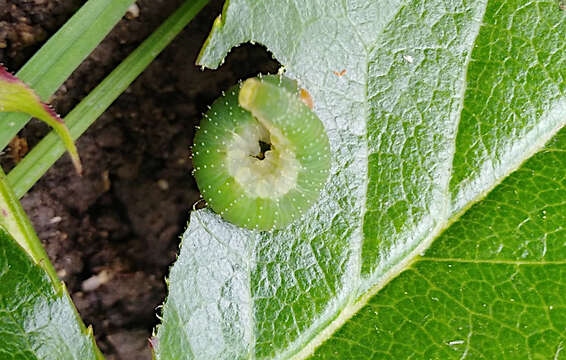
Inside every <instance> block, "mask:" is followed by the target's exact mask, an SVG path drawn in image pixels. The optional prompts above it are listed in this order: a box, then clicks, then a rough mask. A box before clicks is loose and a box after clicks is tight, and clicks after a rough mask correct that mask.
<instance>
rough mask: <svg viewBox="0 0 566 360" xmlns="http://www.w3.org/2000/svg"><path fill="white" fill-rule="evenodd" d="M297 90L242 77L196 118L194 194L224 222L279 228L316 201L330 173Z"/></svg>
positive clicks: (280, 79)
mask: <svg viewBox="0 0 566 360" xmlns="http://www.w3.org/2000/svg"><path fill="white" fill-rule="evenodd" d="M305 93H306V92H305V91H304V90H303V91H301V89H299V88H298V87H297V83H296V82H295V81H293V80H290V79H289V78H286V77H284V76H281V75H268V76H260V77H256V78H250V79H248V80H246V81H244V82H243V83H241V84H239V85H236V86H234V87H233V88H232V89H230V90H229V91H228V92H227V93H225V94H224V95H223V96H222V97H220V98H219V99H217V100H216V101H215V102H214V104H213V105H212V106H211V107H210V109H209V111H208V112H207V113H206V114H205V115H204V119H203V120H202V121H201V124H200V128H199V129H198V131H197V132H196V134H195V140H194V146H193V165H194V172H193V174H194V176H195V179H196V182H197V185H198V187H199V189H200V191H201V195H202V197H203V198H204V199H205V200H206V202H207V203H208V205H209V206H210V207H211V208H212V210H214V211H215V212H217V213H218V214H220V215H221V216H222V217H223V218H224V219H226V220H227V221H229V222H231V223H233V224H236V225H238V226H242V227H245V228H249V229H258V230H273V229H280V228H283V227H285V226H287V225H288V224H290V223H292V222H293V221H295V220H298V219H299V218H301V216H302V215H303V214H304V213H305V212H306V211H307V210H308V209H310V208H311V207H312V205H313V204H314V203H315V202H316V201H317V199H318V197H319V195H320V191H321V190H322V187H323V186H324V184H325V183H326V179H327V178H328V173H329V170H330V145H329V142H328V136H327V135H326V132H325V130H324V126H323V124H322V122H321V121H320V119H319V118H318V117H317V116H316V115H315V113H314V112H313V111H312V110H311V109H310V108H309V106H307V105H306V104H308V101H305V99H306V97H307V96H306V95H305ZM306 94H308V93H306ZM308 98H310V96H308ZM307 100H308V99H307Z"/></svg>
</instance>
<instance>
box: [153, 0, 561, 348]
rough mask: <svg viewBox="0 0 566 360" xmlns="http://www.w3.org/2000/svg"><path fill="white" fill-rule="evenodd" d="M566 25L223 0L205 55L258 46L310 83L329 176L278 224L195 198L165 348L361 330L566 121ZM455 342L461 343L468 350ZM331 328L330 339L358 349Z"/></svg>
mask: <svg viewBox="0 0 566 360" xmlns="http://www.w3.org/2000/svg"><path fill="white" fill-rule="evenodd" d="M244 19H245V20H244ZM565 25H566V20H565V16H564V14H563V13H561V12H559V11H558V8H557V7H556V4H555V3H553V2H552V1H549V2H544V1H540V2H529V3H524V2H520V1H516V2H514V1H507V2H497V1H489V2H478V1H468V2H466V1H463V2H460V1H453V2H443V1H428V2H419V1H414V2H400V1H388V2H373V1H365V2H364V1H354V0H352V1H319V2H317V1H304V2H303V1H302V2H293V1H286V2H280V1H264V2H260V3H258V2H255V1H245V0H232V1H230V3H229V4H228V5H227V6H226V7H225V9H224V12H223V15H222V18H221V19H219V20H217V21H216V22H215V25H214V28H213V30H212V32H211V35H210V37H209V39H208V40H207V43H206V46H205V48H204V49H203V51H202V53H201V55H200V58H199V62H200V63H201V64H202V65H206V66H208V67H216V66H218V65H219V64H220V63H221V62H222V59H223V58H224V56H225V55H226V54H227V52H228V51H229V50H230V48H232V47H233V46H236V45H238V44H241V43H243V42H246V41H255V42H258V43H261V44H263V45H265V46H266V47H267V48H268V49H269V50H270V51H271V52H272V53H273V55H274V56H275V58H277V59H278V60H279V61H280V62H281V63H282V64H283V65H284V66H285V68H286V70H287V72H288V74H289V75H290V76H291V77H294V78H296V79H298V80H299V81H300V83H301V86H303V87H304V88H306V89H307V90H308V91H309V92H310V94H311V95H312V97H313V99H314V104H315V106H314V110H315V111H316V112H317V114H318V115H319V117H320V118H321V120H322V121H323V122H324V124H325V127H326V130H327V132H328V135H329V138H330V142H331V147H332V152H333V170H332V171H333V173H332V175H331V180H330V181H329V183H328V184H327V187H326V189H325V191H324V194H323V196H322V197H321V200H320V202H319V204H317V206H315V207H314V208H313V209H312V210H311V211H310V213H309V214H307V215H306V216H305V218H304V220H303V221H302V222H301V223H298V224H295V225H294V226H292V227H290V228H289V229H286V230H285V231H279V232H274V233H255V232H248V231H243V230H241V229H237V228H235V227H233V226H231V225H229V224H226V223H224V222H222V221H221V220H220V219H219V218H218V217H217V216H216V215H214V214H212V213H211V212H209V211H198V212H193V214H192V216H191V223H190V225H189V228H188V230H187V232H186V233H185V235H184V238H183V244H182V249H181V254H180V257H179V261H178V263H177V264H176V265H175V266H174V267H173V269H172V273H171V277H170V279H169V285H170V295H169V297H168V300H167V302H166V304H165V306H164V320H163V323H162V325H161V326H160V328H159V331H158V338H159V340H160V345H159V350H158V351H157V354H158V357H159V358H162V359H165V358H169V355H171V354H176V355H178V356H180V358H210V357H212V358H214V357H216V358H289V357H292V356H295V357H296V358H304V357H307V356H308V355H310V354H311V353H312V352H313V350H314V348H315V347H316V346H318V345H320V344H322V343H323V342H324V341H325V340H327V339H329V338H331V337H332V336H333V334H334V333H335V332H336V331H337V329H339V328H340V327H341V326H343V325H344V324H346V326H345V327H344V329H346V330H344V331H352V330H351V328H353V327H354V328H355V327H356V326H358V327H363V326H364V325H363V323H360V322H358V321H357V319H358V318H359V317H360V316H363V314H362V313H364V311H366V309H368V306H371V304H373V303H374V302H380V303H381V302H387V301H391V304H394V302H393V301H392V300H391V299H395V298H394V297H388V298H387V297H384V298H382V297H381V292H379V294H378V295H375V294H376V293H377V292H378V291H379V290H381V289H382V288H383V287H384V286H385V285H386V284H391V286H390V287H393V286H394V285H393V284H397V283H398V282H399V281H403V280H398V279H403V278H404V277H406V276H408V275H406V274H410V273H411V271H413V269H415V268H418V269H420V268H423V267H426V266H427V265H426V264H433V265H436V266H443V265H438V264H437V263H442V261H440V260H439V261H436V262H435V260H434V259H444V258H446V256H445V255H442V256H440V255H436V256H435V257H434V259H433V260H430V259H429V260H427V261H424V260H423V261H421V260H419V259H420V257H419V256H418V255H419V254H421V253H423V252H424V251H425V250H426V249H427V248H428V247H429V246H430V245H431V243H432V242H433V240H435V239H436V238H438V237H439V235H440V234H441V233H442V232H443V231H448V230H447V229H449V230H450V229H452V227H451V226H450V225H451V224H452V223H454V222H455V221H456V220H457V219H458V218H460V216H461V215H462V214H464V213H466V212H467V211H468V209H469V208H470V207H471V206H472V205H473V204H474V203H477V202H478V201H480V200H482V199H483V198H484V197H485V196H486V194H487V193H488V192H490V191H491V190H492V189H494V188H495V187H496V186H497V185H498V184H500V183H501V182H502V181H503V180H504V179H505V178H507V177H508V176H509V174H511V173H513V172H514V171H515V170H517V169H518V168H519V167H520V166H521V165H522V164H523V163H524V161H526V160H527V159H529V158H530V157H531V156H532V155H533V154H535V153H536V152H537V151H539V150H540V149H541V148H542V147H543V146H544V145H545V143H547V142H548V141H549V140H550V139H552V138H553V137H554V136H555V134H556V133H557V132H558V131H559V130H560V128H562V127H563V126H564V124H565V122H566V116H565V113H566V96H565V94H566V85H565V83H564V81H565V80H564V79H565V78H566V71H565V70H564V69H565V68H566V64H565V60H564V57H563V56H560V54H563V53H564V49H565V43H566V26H565ZM289 29H293V30H292V31H289ZM343 70H346V71H345V72H344V71H343ZM337 74H342V75H337ZM564 201H566V198H564ZM486 236H487V235H486ZM234 239H239V240H237V241H236V240H234ZM435 244H436V243H435ZM470 249H472V245H470ZM195 252H203V254H202V256H195V255H190V254H194V253H195ZM210 257H213V258H215V259H216V261H214V262H210V261H201V259H206V258H210ZM468 257H469V258H470V259H472V260H474V259H475V258H474V257H471V256H468ZM462 259H464V260H465V259H466V256H464V255H463V256H462ZM187 261H188V264H189V265H188V264H187ZM443 261H444V260H443ZM512 261H515V260H512ZM560 265H561V264H556V266H560ZM406 269H409V271H407V272H404V273H403V274H402V276H400V277H398V278H397V279H395V280H394V281H391V280H392V279H393V278H395V277H396V276H398V275H399V274H400V273H401V272H402V271H403V270H406ZM423 271H424V270H423ZM429 271H430V270H429ZM464 271H465V270H464ZM415 283H417V282H415ZM402 284H403V283H401V285H402ZM401 285H400V286H401ZM419 285H420V283H419ZM390 287H388V288H387V289H389V288H390ZM405 295H407V294H402V293H401V294H400V295H399V296H400V297H403V296H405ZM187 299H190V300H187ZM184 302H188V303H191V305H189V304H184ZM368 302H369V303H370V305H368V306H366V304H367V303H368ZM383 306H385V305H383ZM391 306H392V305H391ZM391 306H390V308H391ZM464 310H465V309H464ZM464 310H463V311H464ZM380 314H381V313H380ZM375 315H376V317H377V314H375ZM381 316H383V315H381ZM360 324H361V325H360ZM179 328H182V331H179ZM236 330H237V331H236ZM383 331H384V332H387V329H384V330H383ZM367 332H368V334H370V335H371V331H369V330H368V331H367ZM354 333H355V331H354ZM370 335H368V339H369V338H370V337H369V336H370ZM407 336H408V337H410V336H409V335H407ZM366 340H367V339H366ZM461 340H462V339H459V338H458V339H454V341H456V342H455V343H452V345H450V344H449V345H446V346H450V349H452V350H454V349H455V353H451V354H457V355H458V356H463V355H465V354H467V352H466V347H465V346H464V347H460V346H459V345H461V344H462V343H461V342H460V341H461ZM464 340H465V339H464ZM333 341H334V338H332V340H331V341H329V342H328V343H326V344H325V345H324V346H323V348H321V351H326V350H322V349H328V354H332V351H333V350H332V347H331V345H332V344H336V343H339V345H336V346H343V345H344V344H345V343H348V341H350V342H352V343H355V342H356V341H357V342H359V343H360V344H361V345H363V344H362V342H361V341H359V340H355V341H354V340H352V336H351V334H350V336H349V337H348V336H345V337H344V338H343V341H342V342H333ZM367 341H368V340H367ZM181 343H182V344H183V346H182V348H183V349H191V354H190V355H186V354H187V353H175V351H180V349H181V348H180V347H179V344H181ZM448 343H450V341H448V342H447V344H448ZM234 344H238V346H234ZM329 344H330V345H329ZM360 344H358V345H360ZM468 344H469V342H468ZM361 345H360V346H361ZM456 345H458V346H456ZM328 346H330V348H328ZM228 349H230V350H229V351H228ZM337 349H338V348H337ZM339 349H342V348H339ZM468 351H469V348H468ZM183 354H184V355H183ZM320 354H323V352H320V353H317V355H316V356H319V355H320ZM350 355H352V353H350ZM370 355H371V354H370ZM328 356H330V355H328ZM373 356H379V355H376V354H375V353H374V354H373ZM330 357H331V356H330ZM352 358H355V356H352ZM360 358H369V357H363V356H362V357H360ZM378 358H379V357H378ZM393 358H395V357H393ZM397 358H399V357H397Z"/></svg>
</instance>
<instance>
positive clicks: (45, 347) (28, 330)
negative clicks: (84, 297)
mask: <svg viewBox="0 0 566 360" xmlns="http://www.w3.org/2000/svg"><path fill="white" fill-rule="evenodd" d="M0 359H3V360H12V359H14V360H15V359H18V360H28V359H29V360H32V359H33V360H35V359H38V360H47V359H53V360H66V359H81V360H83V359H84V360H88V359H102V355H101V354H100V352H99V351H98V349H97V347H96V345H95V344H94V338H93V337H92V331H91V329H88V330H87V329H85V328H84V326H82V322H81V321H80V319H78V314H77V312H76V310H75V308H74V306H73V303H72V302H71V299H70V298H69V295H68V294H67V292H66V291H65V290H64V288H62V287H59V290H55V289H54V286H53V284H52V282H51V280H50V278H49V276H48V275H47V274H46V273H45V271H44V270H43V269H42V268H41V267H40V266H39V265H37V264H35V263H34V262H33V260H32V259H31V258H30V257H29V256H28V255H27V254H26V251H25V250H24V249H23V248H21V247H20V246H19V245H18V244H17V243H16V241H15V240H14V239H12V237H11V236H10V235H8V233H7V232H6V231H5V230H4V229H3V228H1V227H0Z"/></svg>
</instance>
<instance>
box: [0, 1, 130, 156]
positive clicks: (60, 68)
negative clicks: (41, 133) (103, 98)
mask: <svg viewBox="0 0 566 360" xmlns="http://www.w3.org/2000/svg"><path fill="white" fill-rule="evenodd" d="M134 1H135V0H89V1H88V2H87V3H86V4H84V5H83V6H82V7H81V8H80V9H79V10H78V11H77V12H76V13H75V14H74V15H73V17H71V19H69V21H67V23H65V25H63V27H62V28H61V29H59V31H57V33H56V34H55V35H53V36H52V37H51V38H50V39H49V40H48V41H47V42H46V43H45V45H43V46H42V47H41V49H39V51H37V52H36V53H35V55H34V56H33V57H32V58H31V59H30V60H29V61H28V62H27V63H26V64H25V65H24V66H23V67H22V68H21V69H20V71H18V73H17V74H16V76H17V77H18V78H19V79H20V80H22V81H23V82H25V83H26V84H27V85H29V86H30V87H31V88H32V89H34V91H35V92H36V93H37V94H38V95H39V97H40V98H41V100H43V101H47V100H48V98H49V97H50V96H51V95H52V94H53V93H54V92H55V90H57V89H58V88H59V86H61V84H62V83H63V82H64V81H65V80H66V79H67V78H68V77H69V76H70V75H71V73H72V72H73V71H74V70H75V69H76V68H77V67H78V66H79V65H80V63H81V62H82V61H83V60H84V59H85V58H86V57H87V56H88V54H90V53H91V52H92V50H93V49H94V48H95V47H96V46H97V45H98V44H99V43H100V42H101V41H102V39H104V37H105V36H106V34H108V33H109V32H110V30H112V28H113V27H114V25H116V23H117V22H118V21H119V20H120V19H121V18H122V16H123V15H124V14H125V13H126V10H127V9H128V7H129V6H130V5H131V4H132V3H134ZM29 119H30V116H29V115H26V114H21V113H3V114H0V149H3V148H5V147H6V145H8V143H9V142H10V141H11V140H12V139H13V138H14V136H15V135H16V134H17V133H18V131H20V130H21V129H22V128H23V127H24V125H25V124H26V123H27V122H28V120H29Z"/></svg>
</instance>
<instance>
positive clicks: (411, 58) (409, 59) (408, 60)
mask: <svg viewBox="0 0 566 360" xmlns="http://www.w3.org/2000/svg"><path fill="white" fill-rule="evenodd" d="M403 59H405V61H406V62H408V63H409V64H412V63H413V57H412V56H411V55H403Z"/></svg>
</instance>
